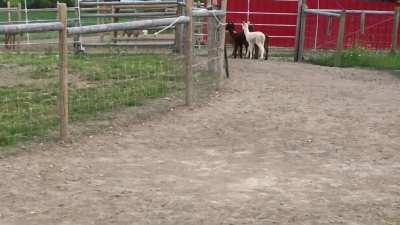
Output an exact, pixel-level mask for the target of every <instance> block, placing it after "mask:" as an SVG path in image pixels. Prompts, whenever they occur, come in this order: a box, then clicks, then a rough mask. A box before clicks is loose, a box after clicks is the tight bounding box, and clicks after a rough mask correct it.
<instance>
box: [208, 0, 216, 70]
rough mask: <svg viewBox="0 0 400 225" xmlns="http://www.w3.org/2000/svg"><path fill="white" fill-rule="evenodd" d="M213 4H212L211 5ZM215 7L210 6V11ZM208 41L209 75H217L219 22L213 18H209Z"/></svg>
mask: <svg viewBox="0 0 400 225" xmlns="http://www.w3.org/2000/svg"><path fill="white" fill-rule="evenodd" d="M210 4H212V3H210ZM213 8H214V7H213V6H212V5H208V9H209V10H212V9H213ZM207 21H208V23H207V30H208V31H207V33H208V36H207V40H208V43H207V45H208V72H209V73H216V72H217V63H216V57H217V54H218V52H217V50H216V47H217V45H216V42H217V37H216V30H217V28H218V27H217V26H218V25H217V21H216V19H215V18H214V17H213V16H211V17H208V18H207Z"/></svg>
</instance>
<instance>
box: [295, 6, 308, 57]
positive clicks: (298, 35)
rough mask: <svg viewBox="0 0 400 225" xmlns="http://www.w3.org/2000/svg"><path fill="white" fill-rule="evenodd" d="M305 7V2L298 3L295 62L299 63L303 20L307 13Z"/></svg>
mask: <svg viewBox="0 0 400 225" xmlns="http://www.w3.org/2000/svg"><path fill="white" fill-rule="evenodd" d="M304 5H305V0H299V2H298V7H297V22H296V40H295V42H296V43H295V49H294V51H295V52H294V61H295V62H298V61H299V60H301V59H300V57H299V56H300V55H299V53H300V45H301V44H300V42H301V41H300V40H301V34H302V29H301V28H302V26H301V25H302V23H303V18H305V17H306V15H305V12H304ZM304 24H305V23H304Z"/></svg>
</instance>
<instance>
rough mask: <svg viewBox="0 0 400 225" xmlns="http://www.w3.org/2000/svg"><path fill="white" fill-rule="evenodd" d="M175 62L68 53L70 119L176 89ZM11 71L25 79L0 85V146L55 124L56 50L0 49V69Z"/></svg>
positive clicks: (179, 79)
mask: <svg viewBox="0 0 400 225" xmlns="http://www.w3.org/2000/svg"><path fill="white" fill-rule="evenodd" d="M4 65H6V66H7V67H5V66H4ZM180 65H181V64H180V63H179V62H176V61H174V60H172V59H169V58H168V57H167V56H162V55H155V54H135V55H111V54H108V55H107V54H94V55H88V56H70V57H69V76H70V88H69V90H70V95H69V109H70V120H71V121H72V123H74V122H83V121H87V120H92V119H99V118H102V117H103V116H104V115H105V113H107V112H111V111H115V110H118V109H122V108H125V107H132V106H140V105H142V104H144V102H145V101H146V100H149V99H155V98H160V97H162V96H167V95H170V94H173V93H176V92H178V91H180V90H182V88H183V83H182V76H181V74H182V68H181V67H180ZM4 68H11V69H8V70H6V71H2V70H5V69H4ZM10 71H12V73H13V74H12V75H13V76H16V77H17V79H18V80H23V81H29V82H30V83H29V84H25V83H16V84H11V85H10V84H8V85H7V86H2V85H1V84H0V146H9V145H14V144H16V143H18V142H21V141H27V140H32V139H34V138H35V137H46V136H48V135H49V134H50V133H51V132H52V131H54V130H55V129H56V127H57V126H58V119H57V96H58V82H57V81H58V76H57V55H51V54H48V55H43V54H41V55H39V54H0V74H2V73H10ZM9 75H10V74H9ZM0 79H1V76H0Z"/></svg>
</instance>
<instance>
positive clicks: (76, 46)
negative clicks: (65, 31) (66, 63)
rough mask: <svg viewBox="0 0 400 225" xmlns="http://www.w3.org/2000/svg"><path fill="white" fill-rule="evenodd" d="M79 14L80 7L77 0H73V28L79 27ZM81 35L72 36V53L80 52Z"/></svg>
mask: <svg viewBox="0 0 400 225" xmlns="http://www.w3.org/2000/svg"><path fill="white" fill-rule="evenodd" d="M80 18H81V12H80V5H79V0H75V19H76V20H75V26H76V27H80V26H81V20H80ZM80 41H81V35H79V34H76V35H74V51H75V53H79V52H80V50H81V49H80V48H81V43H80Z"/></svg>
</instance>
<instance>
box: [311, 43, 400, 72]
mask: <svg viewBox="0 0 400 225" xmlns="http://www.w3.org/2000/svg"><path fill="white" fill-rule="evenodd" d="M341 59H342V64H341V67H364V68H371V69H379V70H400V53H396V54H391V53H387V52H374V51H369V50H366V49H361V48H353V49H349V50H346V51H344V52H343V53H342V55H341ZM308 61H309V62H310V63H312V64H316V65H322V66H334V64H335V63H334V62H335V55H334V54H328V53H318V54H314V55H312V56H311V57H310V58H309V59H308Z"/></svg>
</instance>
